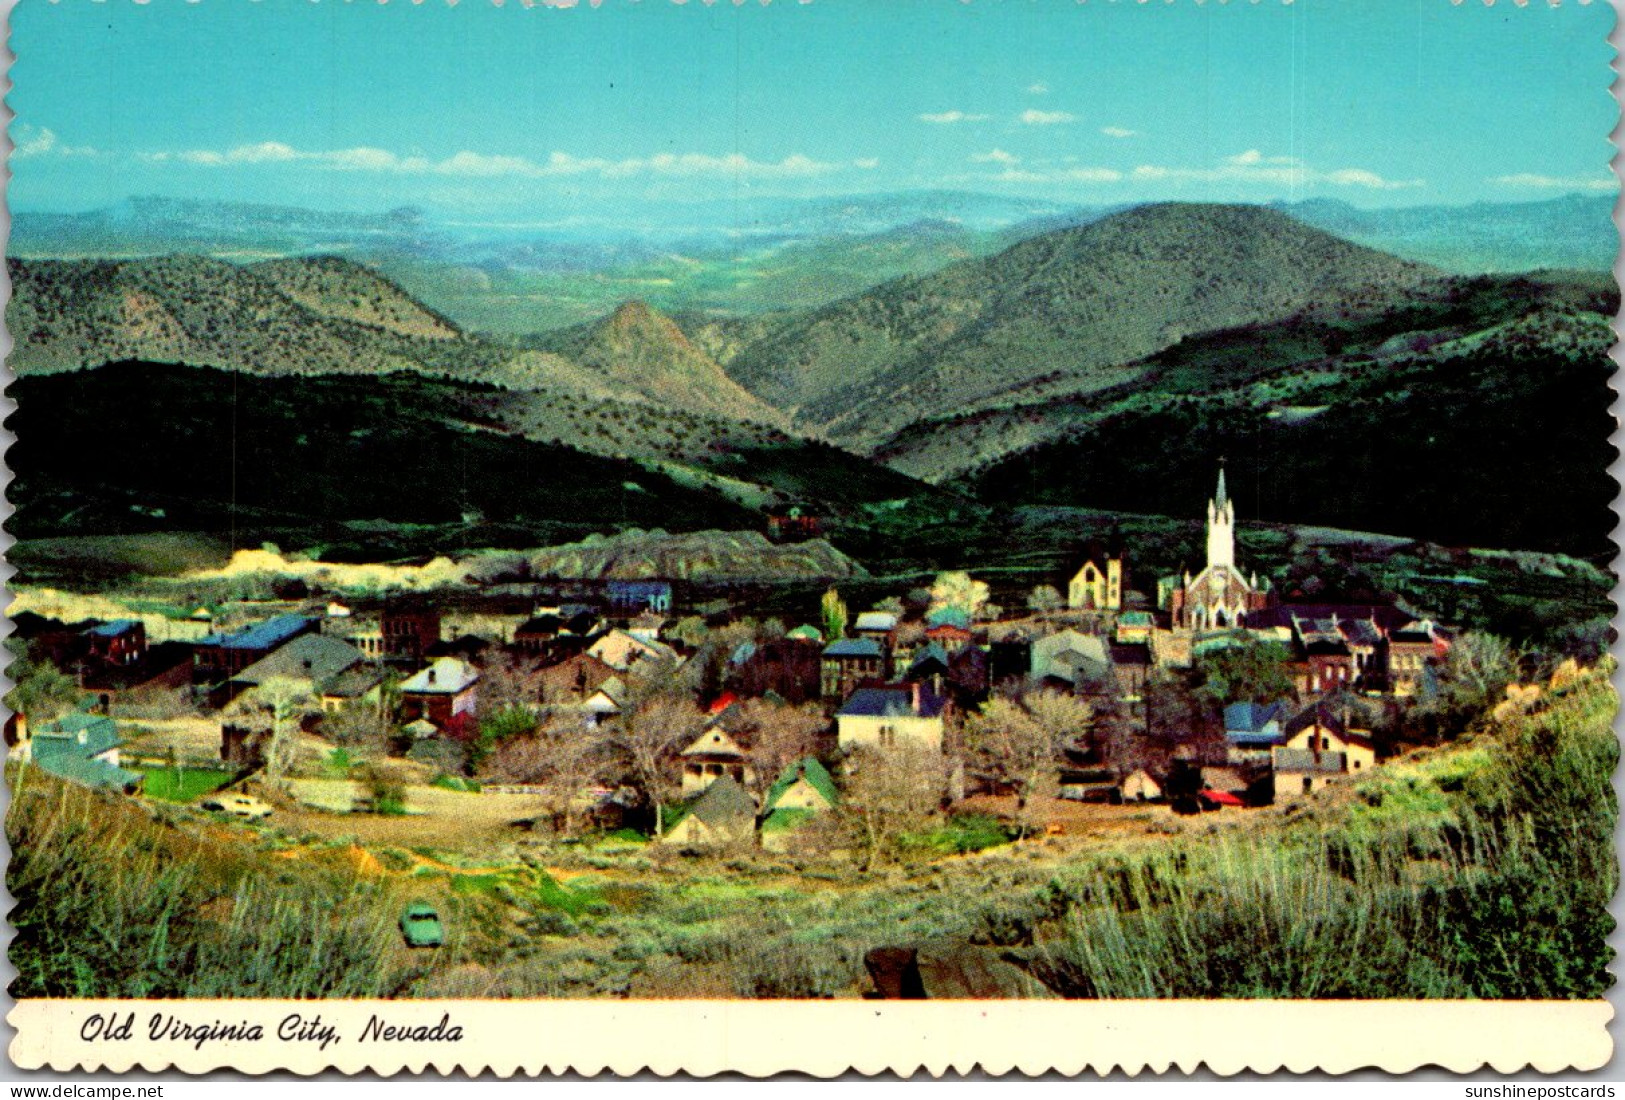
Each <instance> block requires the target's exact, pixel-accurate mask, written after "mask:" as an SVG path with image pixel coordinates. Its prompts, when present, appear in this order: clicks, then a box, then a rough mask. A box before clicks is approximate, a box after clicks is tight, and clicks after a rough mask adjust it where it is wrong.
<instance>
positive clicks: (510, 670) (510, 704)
mask: <svg viewBox="0 0 1625 1100" xmlns="http://www.w3.org/2000/svg"><path fill="white" fill-rule="evenodd" d="M538 670H539V662H538V661H537V660H536V659H535V658H533V657H526V656H522V655H518V654H514V655H510V656H507V657H498V658H497V659H495V660H493V661H491V662H490V663H489V664H487V665H486V666H485V667H484V668H483V669H481V670H480V710H482V711H484V712H486V713H488V714H495V713H496V712H498V711H502V710H513V709H517V708H520V707H523V708H525V709H527V710H536V709H537V708H538V707H539V705H540V703H541V695H540V686H539V682H538V681H537V679H536V673H537V672H538Z"/></svg>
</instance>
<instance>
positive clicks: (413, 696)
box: [400, 657, 480, 736]
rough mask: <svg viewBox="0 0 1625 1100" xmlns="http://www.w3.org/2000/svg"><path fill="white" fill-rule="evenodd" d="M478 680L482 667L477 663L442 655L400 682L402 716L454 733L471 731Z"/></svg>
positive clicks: (476, 701)
mask: <svg viewBox="0 0 1625 1100" xmlns="http://www.w3.org/2000/svg"><path fill="white" fill-rule="evenodd" d="M479 682H480V674H479V670H478V669H476V668H474V666H472V665H470V664H468V663H466V662H464V661H460V660H458V659H457V658H455V657H442V658H440V660H438V661H436V662H435V663H434V664H432V665H430V666H429V667H428V668H425V669H421V670H419V671H418V672H417V673H415V674H414V675H412V676H411V677H409V678H408V679H406V680H404V681H403V682H402V683H401V686H400V693H401V713H402V717H403V718H404V719H406V720H408V721H410V720H412V719H417V718H422V719H424V720H426V721H429V722H432V723H434V725H435V727H436V728H437V729H439V730H440V732H442V733H447V734H451V735H453V736H461V735H464V734H468V733H472V732H473V725H474V720H475V714H476V713H477V711H478V708H479V698H478V686H479Z"/></svg>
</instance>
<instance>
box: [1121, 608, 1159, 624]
mask: <svg viewBox="0 0 1625 1100" xmlns="http://www.w3.org/2000/svg"><path fill="white" fill-rule="evenodd" d="M1117 621H1118V622H1119V623H1121V624H1122V625H1123V626H1150V625H1151V612H1149V611H1125V612H1123V613H1122V614H1121V615H1119V616H1118V617H1117Z"/></svg>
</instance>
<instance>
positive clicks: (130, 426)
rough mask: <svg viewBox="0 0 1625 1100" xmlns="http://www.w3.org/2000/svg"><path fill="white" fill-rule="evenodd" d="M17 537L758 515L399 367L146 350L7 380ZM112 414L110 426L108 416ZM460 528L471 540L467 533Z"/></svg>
mask: <svg viewBox="0 0 1625 1100" xmlns="http://www.w3.org/2000/svg"><path fill="white" fill-rule="evenodd" d="M11 395H12V397H13V399H14V400H15V401H16V402H17V406H18V409H17V412H16V413H15V414H13V416H12V417H11V419H10V421H9V422H8V425H9V427H10V428H11V430H12V431H13V432H14V433H15V435H16V436H17V439H18V442H17V443H15V444H13V446H12V449H11V450H10V451H9V452H8V454H9V456H10V457H9V462H10V464H11V468H12V470H13V471H14V473H15V475H16V480H15V481H14V482H13V484H12V489H11V499H12V501H13V503H14V504H15V505H16V509H17V511H16V515H15V516H14V517H13V519H12V520H11V522H10V524H9V525H8V526H9V530H10V531H11V532H12V533H13V534H14V535H16V536H17V537H19V538H36V537H42V536H51V535H63V534H97V535H109V534H124V533H139V532H143V531H150V530H197V531H203V532H210V533H215V534H227V533H230V532H236V533H237V534H238V538H237V539H236V540H234V541H238V542H240V541H242V537H243V533H244V532H248V531H256V532H266V531H275V530H287V529H311V528H319V527H322V526H327V525H339V524H343V523H345V522H347V521H357V520H375V521H383V522H385V523H390V524H402V525H427V526H444V525H464V526H489V527H492V528H495V529H496V530H492V531H487V532H484V533H485V534H487V535H490V536H491V537H492V539H493V540H495V541H504V540H501V539H500V538H499V536H500V534H501V533H502V532H503V531H507V532H510V535H509V537H508V539H507V540H505V541H508V542H510V543H516V544H519V545H545V544H547V543H548V542H557V541H565V539H566V538H568V537H572V536H575V537H579V536H580V535H584V534H586V533H589V532H591V531H593V530H598V529H602V528H604V527H606V526H608V527H626V526H639V527H670V528H677V529H695V528H702V527H722V528H734V527H740V526H744V527H751V526H755V525H756V523H757V522H758V519H757V517H756V516H754V515H752V514H750V513H749V512H747V511H745V510H744V509H741V508H740V507H738V506H737V505H735V504H733V503H731V502H730V501H728V500H727V499H725V498H722V497H720V496H718V495H716V494H711V493H705V492H699V491H695V490H692V489H688V488H684V487H683V486H680V485H678V484H677V483H676V482H674V481H672V480H671V479H670V478H668V477H665V476H664V475H661V474H659V473H656V472H654V471H652V470H650V469H648V468H646V467H644V466H640V465H638V464H636V463H634V462H631V461H627V460H619V459H612V458H606V457H603V456H600V455H592V454H587V453H585V452H583V451H580V450H577V449H575V448H572V447H568V446H563V445H559V444H554V443H544V442H539V441H535V440H527V439H524V438H522V437H519V436H516V435H514V434H512V433H510V432H507V431H503V430H501V429H500V428H497V427H495V426H493V425H491V424H486V423H477V422H473V421H468V420H460V419H457V418H456V417H455V415H454V411H453V415H450V416H448V415H447V409H446V406H445V405H444V404H443V403H442V402H440V401H438V400H437V399H436V398H437V394H436V392H435V391H434V390H433V389H432V388H430V389H427V390H426V389H425V388H424V385H423V382H422V380H421V379H419V378H417V377H415V376H412V375H410V374H392V375H384V376H374V377H368V378H364V379H363V378H353V377H343V376H327V377H314V378H264V377H256V376H253V375H246V374H240V373H232V372H226V371H218V370H213V369H204V368H191V367H184V366H174V365H165V364H156V363H141V362H123V363H115V364H111V365H109V366H107V367H103V368H101V369H99V370H93V371H79V372H74V373H70V374H61V375H51V376H44V377H24V378H22V379H20V380H18V381H17V382H16V383H15V384H14V385H13V387H12V390H11ZM114 426H116V430H113V429H114ZM471 537H474V538H478V537H480V536H479V534H475V535H473V536H471Z"/></svg>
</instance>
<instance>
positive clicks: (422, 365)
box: [6, 255, 504, 378]
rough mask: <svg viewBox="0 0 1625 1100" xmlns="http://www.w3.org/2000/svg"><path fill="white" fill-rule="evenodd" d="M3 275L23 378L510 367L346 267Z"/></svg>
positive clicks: (156, 261)
mask: <svg viewBox="0 0 1625 1100" xmlns="http://www.w3.org/2000/svg"><path fill="white" fill-rule="evenodd" d="M8 267H9V270H10V273H11V281H12V299H11V302H10V303H9V305H8V306H7V307H6V323H7V326H8V327H9V328H10V330H11V332H12V333H13V336H14V338H15V339H16V350H15V352H14V353H13V355H12V358H11V366H12V369H13V370H14V371H15V372H16V373H18V374H20V375H21V374H39V373H49V372H53V371H65V370H79V369H83V368H85V367H90V366H96V365H99V364H101V363H106V362H113V361H116V360H120V359H149V360H156V361H167V362H190V363H207V364H210V365H213V366H219V367H227V368H231V369H236V370H243V371H250V372H254V373H259V374H341V373H343V374H376V373H379V372H382V371H390V370H419V371H423V372H426V373H434V374H444V375H448V376H452V377H470V378H489V377H490V376H492V375H493V374H494V373H496V369H497V368H498V367H499V366H500V365H501V363H502V360H503V358H504V355H503V354H502V353H501V352H500V351H498V350H497V349H493V348H490V347H487V346H485V345H482V344H480V343H478V342H477V341H472V340H468V339H466V338H464V337H463V336H462V334H461V333H459V332H458V331H457V330H456V328H455V327H454V326H452V325H450V323H449V322H446V321H444V320H443V319H440V318H438V317H436V316H435V315H434V314H432V313H431V312H430V311H428V310H426V309H425V308H424V307H423V306H421V305H420V304H418V303H417V302H415V301H413V300H412V299H411V298H409V297H408V296H407V295H405V294H404V293H402V292H401V291H400V290H399V289H398V288H396V287H395V286H394V285H393V284H391V283H389V282H388V281H386V280H384V279H381V278H379V277H378V276H376V275H374V274H372V273H371V272H369V271H367V270H366V269H365V268H361V267H358V266H357V265H354V264H351V263H349V262H348V261H343V260H332V259H321V258H316V259H309V260H297V261H281V262H277V263H273V264H270V265H266V266H264V267H261V266H258V265H256V266H252V267H244V266H239V265H237V264H231V263H226V262H225V261H222V260H214V259H210V258H208V257H204V256H188V255H173V256H159V257H154V258H150V259H143V260H127V261H97V260H10V261H8Z"/></svg>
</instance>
